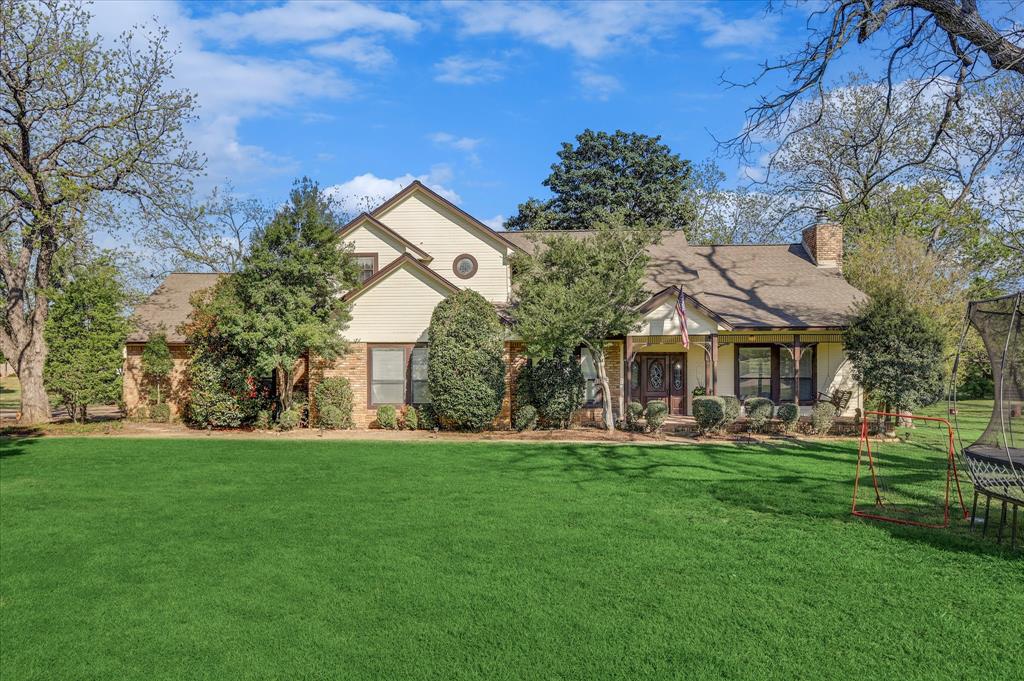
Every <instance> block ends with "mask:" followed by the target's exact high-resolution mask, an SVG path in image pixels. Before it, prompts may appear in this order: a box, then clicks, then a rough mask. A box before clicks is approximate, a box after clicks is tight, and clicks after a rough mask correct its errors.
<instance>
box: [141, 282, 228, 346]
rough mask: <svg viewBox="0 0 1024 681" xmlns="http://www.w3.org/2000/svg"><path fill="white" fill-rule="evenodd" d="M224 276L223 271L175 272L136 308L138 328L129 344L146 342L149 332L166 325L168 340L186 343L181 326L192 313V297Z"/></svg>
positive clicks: (169, 341)
mask: <svg viewBox="0 0 1024 681" xmlns="http://www.w3.org/2000/svg"><path fill="white" fill-rule="evenodd" d="M223 276H224V275H223V274H221V273H219V272H172V273H171V274H169V275H167V278H166V279H164V281H163V283H161V284H160V286H158V287H157V289H156V290H155V291H153V293H152V294H150V296H149V298H146V300H145V302H143V303H142V304H141V305H139V306H138V307H137V308H135V312H134V314H132V322H133V323H134V324H135V330H134V331H132V333H131V334H129V336H128V342H129V343H145V342H146V341H147V340H149V334H151V333H153V332H154V331H156V330H157V329H158V328H160V327H161V326H163V328H164V330H165V331H166V333H167V342H168V343H184V342H185V337H184V336H182V335H181V333H179V332H178V326H179V325H180V324H181V323H182V322H184V321H185V320H187V319H188V316H189V314H190V313H191V312H192V304H191V302H190V301H191V298H192V294H194V293H196V292H197V291H203V290H205V289H208V288H210V287H211V286H213V285H214V284H216V283H217V281H218V280H219V279H220V278H221V277H223Z"/></svg>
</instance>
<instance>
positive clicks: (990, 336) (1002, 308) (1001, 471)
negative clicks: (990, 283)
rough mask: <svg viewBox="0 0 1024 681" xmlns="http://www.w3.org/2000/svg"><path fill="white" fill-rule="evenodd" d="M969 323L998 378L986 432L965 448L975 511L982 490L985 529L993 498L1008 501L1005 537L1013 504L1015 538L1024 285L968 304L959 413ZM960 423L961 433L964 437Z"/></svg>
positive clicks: (1023, 467) (1021, 464)
mask: <svg viewBox="0 0 1024 681" xmlns="http://www.w3.org/2000/svg"><path fill="white" fill-rule="evenodd" d="M968 324H969V325H970V326H972V327H974V328H975V329H976V330H977V331H978V333H979V334H980V335H981V339H982V342H983V343H984V344H985V350H986V351H987V353H988V357H989V361H990V362H991V366H992V378H993V381H994V383H995V395H994V398H995V400H994V402H993V404H992V416H991V417H990V419H989V422H988V426H987V427H986V428H985V432H984V433H982V434H981V437H979V438H978V439H977V440H976V441H975V442H974V443H972V444H970V445H967V446H964V444H963V442H962V441H961V442H960V448H959V449H960V452H961V454H962V456H963V460H964V463H965V464H966V465H965V467H966V469H967V472H968V474H969V475H970V477H971V482H972V483H974V490H975V491H974V512H973V513H972V517H974V516H976V514H977V508H978V495H979V494H980V495H983V496H985V498H986V501H985V508H986V512H985V530H987V529H988V510H989V508H990V506H991V503H992V499H996V500H998V501H1000V502H1001V503H1002V515H1001V518H1000V522H999V540H1000V541H1001V540H1002V533H1003V528H1004V526H1005V524H1006V521H1007V511H1008V507H1010V508H1012V513H1013V519H1012V521H1011V537H1012V539H1011V542H1012V543H1013V544H1016V540H1017V515H1018V510H1019V507H1020V506H1022V505H1024V417H1022V411H1024V333H1022V330H1024V291H1021V292H1018V293H1015V294H1013V295H1009V296H1002V297H1000V298H991V299H989V300H976V301H972V302H971V303H969V304H968V306H967V318H966V320H965V322H964V331H963V334H962V335H961V338H960V348H959V350H958V351H957V358H956V361H955V362H954V364H953V378H952V386H951V387H952V389H951V391H950V396H951V401H952V405H951V406H952V407H954V408H953V409H951V412H952V413H953V414H956V409H955V407H956V383H957V372H958V370H959V367H960V353H961V352H962V351H963V345H964V339H965V338H966V336H967V331H968ZM959 432H960V429H959V424H957V434H958V437H959Z"/></svg>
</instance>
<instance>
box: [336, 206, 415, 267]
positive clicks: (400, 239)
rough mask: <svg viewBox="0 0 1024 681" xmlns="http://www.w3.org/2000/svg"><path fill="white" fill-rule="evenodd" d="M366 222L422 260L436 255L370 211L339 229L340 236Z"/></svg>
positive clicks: (343, 236)
mask: <svg viewBox="0 0 1024 681" xmlns="http://www.w3.org/2000/svg"><path fill="white" fill-rule="evenodd" d="M364 222H365V223H368V224H370V225H371V226H372V228H373V229H377V230H380V231H382V232H384V233H386V234H387V235H388V236H390V237H391V238H393V239H394V240H395V241H397V242H398V243H400V244H402V245H403V246H405V247H406V248H408V249H409V250H410V251H412V252H413V253H415V254H416V255H417V256H418V257H419V258H420V260H424V261H426V262H430V261H431V260H433V259H434V257H433V256H432V255H430V254H429V253H427V252H426V251H424V250H423V249H422V248H420V247H419V246H417V245H416V244H414V243H413V242H411V241H409V240H408V239H406V238H405V237H404V236H402V235H401V234H399V233H398V232H396V231H395V230H393V229H391V228H390V227H388V226H387V225H385V224H384V223H383V222H381V221H380V220H378V219H377V218H375V217H373V216H372V215H370V214H369V213H360V214H359V215H357V216H356V217H354V218H352V220H350V221H349V223H348V224H347V225H345V226H344V227H342V228H341V229H340V230H339V231H338V237H339V238H342V239H344V238H345V237H346V236H348V235H349V234H351V233H352V232H354V231H355V230H356V228H358V227H359V226H360V225H362V224H363V223H364Z"/></svg>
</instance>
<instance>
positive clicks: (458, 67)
mask: <svg viewBox="0 0 1024 681" xmlns="http://www.w3.org/2000/svg"><path fill="white" fill-rule="evenodd" d="M505 68H506V66H505V63H504V62H500V61H498V60H497V59H486V58H478V59H474V58H472V57H465V56H462V55H457V54H456V55H452V56H450V57H445V58H444V59H442V60H441V61H439V62H438V63H436V64H434V71H435V72H436V75H435V76H434V80H436V81H437V82H439V83H452V84H455V85H477V84H479V83H493V82H495V81H498V80H501V79H502V78H503V77H504V76H505Z"/></svg>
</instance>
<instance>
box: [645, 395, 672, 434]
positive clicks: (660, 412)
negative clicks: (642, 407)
mask: <svg viewBox="0 0 1024 681" xmlns="http://www.w3.org/2000/svg"><path fill="white" fill-rule="evenodd" d="M667 417H668V405H667V404H665V403H664V402H662V401H661V400H654V401H653V402H648V403H647V428H648V429H649V430H650V431H651V432H653V433H657V432H659V431H660V430H661V427H662V426H663V425H665V419H666V418H667Z"/></svg>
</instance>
